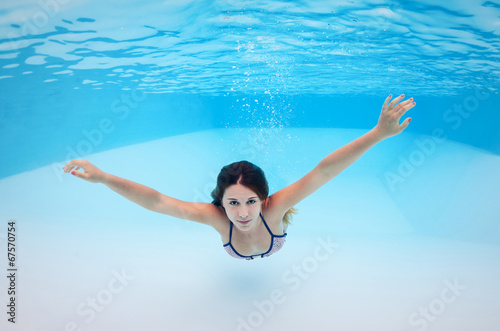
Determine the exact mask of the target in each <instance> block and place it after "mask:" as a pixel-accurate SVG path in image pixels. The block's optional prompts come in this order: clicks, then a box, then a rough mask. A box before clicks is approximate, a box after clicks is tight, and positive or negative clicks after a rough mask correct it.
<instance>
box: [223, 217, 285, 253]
mask: <svg viewBox="0 0 500 331" xmlns="http://www.w3.org/2000/svg"><path fill="white" fill-rule="evenodd" d="M259 215H260V217H261V218H262V221H263V222H264V225H265V226H266V229H267V231H268V232H269V234H270V235H271V246H270V247H269V249H268V250H267V252H265V253H262V254H255V255H249V256H248V255H241V254H240V253H238V251H237V250H236V249H234V246H233V245H232V244H231V237H232V235H233V222H231V226H230V228H229V242H228V243H227V244H225V245H223V246H222V247H226V246H231V249H232V250H233V252H235V253H236V255H238V256H240V257H242V258H251V259H252V260H253V257H254V256H259V255H260V257H264V255H266V254H267V253H269V252H270V251H271V249H273V246H274V238H275V237H277V238H281V237H286V232H285V233H283V234H282V235H276V234H274V233H272V231H271V229H269V226H267V223H266V220H265V219H264V216H262V213H259Z"/></svg>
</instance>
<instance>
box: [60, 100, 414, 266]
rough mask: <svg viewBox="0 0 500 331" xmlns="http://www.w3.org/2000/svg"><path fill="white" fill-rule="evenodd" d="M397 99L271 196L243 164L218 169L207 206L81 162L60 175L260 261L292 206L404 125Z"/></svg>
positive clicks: (405, 105) (257, 173) (406, 104)
mask: <svg viewBox="0 0 500 331" xmlns="http://www.w3.org/2000/svg"><path fill="white" fill-rule="evenodd" d="M403 98H404V95H400V96H398V97H397V98H395V99H394V100H392V101H391V99H392V95H389V96H388V97H387V98H386V99H385V102H384V104H383V106H382V111H381V114H380V117H379V120H378V123H377V125H376V126H375V127H374V128H373V129H371V130H370V131H369V132H367V133H365V134H364V135H363V136H361V137H359V138H357V139H356V140H354V141H352V142H350V143H348V144H347V145H345V146H343V147H341V148H339V149H337V150H336V151H334V152H332V153H331V154H330V155H328V156H327V157H325V158H324V159H323V160H321V162H319V163H318V165H317V166H316V167H315V168H314V169H312V170H311V171H310V172H309V173H307V174H306V175H305V176H304V177H302V178H301V179H299V180H298V181H296V182H295V183H293V184H291V185H289V186H287V187H285V188H283V189H281V190H279V191H278V192H276V193H274V194H272V195H271V196H268V193H269V188H268V184H267V181H266V178H265V175H264V172H263V171H262V169H260V168H259V167H258V166H256V165H254V164H252V163H250V162H247V161H241V162H235V163H232V164H229V165H227V166H225V167H223V168H222V170H221V172H220V173H219V175H218V177H217V187H216V188H215V189H214V191H213V192H212V198H213V201H212V203H194V202H186V201H181V200H177V199H175V198H172V197H169V196H166V195H164V194H161V193H160V192H158V191H156V190H154V189H152V188H149V187H147V186H144V185H141V184H138V183H135V182H132V181H130V180H127V179H124V178H120V177H117V176H114V175H111V174H108V173H105V172H103V171H101V170H100V169H98V168H97V167H96V166H94V165H93V164H91V163H90V162H88V161H85V160H72V161H70V162H69V163H68V164H66V165H65V166H64V168H63V170H64V172H66V173H69V172H71V174H73V175H75V176H76V177H79V178H82V179H84V180H86V181H89V182H91V183H102V184H104V185H106V186H108V187H109V188H110V189H112V190H113V191H115V192H117V193H118V194H120V195H122V196H123V197H125V198H127V199H129V200H130V201H132V202H135V203H136V204H138V205H140V206H142V207H144V208H146V209H149V210H151V211H155V212H158V213H163V214H167V215H170V216H173V217H176V218H181V219H185V220H190V221H194V222H198V223H203V224H206V225H209V226H211V227H213V228H214V229H215V230H216V231H217V232H218V233H219V234H220V235H221V239H222V242H223V244H224V245H223V247H224V249H225V250H226V251H227V252H228V253H229V255H231V256H233V257H235V258H240V259H247V260H251V259H253V258H254V257H259V256H260V257H266V256H269V255H271V254H273V253H275V252H276V251H278V250H279V249H280V248H281V247H282V246H283V244H284V242H285V238H286V235H287V233H286V230H287V227H288V224H289V223H290V222H289V219H290V216H291V214H292V213H293V212H294V209H293V206H295V205H296V204H297V203H299V202H300V201H301V200H303V199H304V198H306V197H307V196H309V195H310V194H312V193H313V192H315V191H316V190H317V189H319V188H320V187H321V186H323V185H324V184H326V183H327V182H329V181H330V180H332V179H333V178H334V177H335V176H337V175H338V174H340V173H341V172H342V171H343V170H344V169H346V168H347V167H348V166H350V165H351V164H353V163H354V162H355V161H356V160H357V159H359V158H360V157H361V155H363V154H364V153H365V152H366V151H368V150H369V149H370V148H371V147H373V146H374V145H375V144H377V143H378V142H380V141H382V140H384V139H386V138H389V137H392V136H395V135H397V134H399V133H401V132H402V131H403V130H404V129H405V128H406V127H407V126H408V124H409V123H410V121H411V118H407V119H406V120H404V121H403V123H401V124H399V121H400V119H401V116H403V115H404V114H405V113H406V112H407V111H408V110H410V109H411V108H413V107H414V106H415V102H413V98H410V99H408V100H405V101H402V100H403ZM401 101H402V102H401ZM79 169H83V171H84V172H82V171H78V170H79Z"/></svg>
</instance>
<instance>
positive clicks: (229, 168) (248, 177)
mask: <svg viewBox="0 0 500 331" xmlns="http://www.w3.org/2000/svg"><path fill="white" fill-rule="evenodd" d="M237 183H239V184H241V185H243V186H246V187H248V188H249V189H251V190H252V191H254V192H255V194H257V196H258V197H259V199H260V200H262V201H264V200H265V199H266V198H267V197H268V195H269V185H268V184H267V179H266V175H265V174H264V171H262V169H261V168H260V167H258V166H256V165H255V164H253V163H251V162H248V161H239V162H233V163H231V164H229V165H226V166H224V167H223V168H222V169H221V171H220V173H219V175H218V176H217V187H215V189H214V190H213V191H212V194H211V195H212V198H213V201H212V204H214V205H216V206H221V207H222V197H223V195H224V192H225V191H226V189H227V188H228V187H229V186H231V185H235V184H237ZM292 213H293V214H295V213H296V210H295V209H294V208H291V209H290V210H288V211H287V212H286V214H285V216H284V217H283V221H284V222H285V223H286V224H290V220H291V216H290V214H292Z"/></svg>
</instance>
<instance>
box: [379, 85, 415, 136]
mask: <svg viewBox="0 0 500 331" xmlns="http://www.w3.org/2000/svg"><path fill="white" fill-rule="evenodd" d="M404 97H405V96H404V94H402V95H400V96H399V97H397V98H395V99H394V100H392V101H391V102H389V101H390V100H391V98H392V95H389V96H388V97H387V99H385V102H384V105H383V106H382V112H381V113H380V118H379V119H378V124H377V125H376V126H375V128H374V130H375V131H376V132H377V134H378V135H379V137H380V138H381V139H385V138H389V137H392V136H395V135H397V134H400V133H401V132H403V130H404V129H406V127H407V126H408V124H410V121H411V118H407V119H406V120H405V121H404V122H403V123H401V125H400V124H399V120H400V119H401V116H403V115H404V114H405V113H406V112H407V111H408V110H410V109H412V108H413V107H415V102H413V98H410V99H408V100H405V101H403V102H400V101H401V100H403V98H404Z"/></svg>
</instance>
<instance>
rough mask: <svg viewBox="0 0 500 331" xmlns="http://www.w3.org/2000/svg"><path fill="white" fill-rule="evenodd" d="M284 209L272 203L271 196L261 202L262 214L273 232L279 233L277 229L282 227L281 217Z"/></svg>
mask: <svg viewBox="0 0 500 331" xmlns="http://www.w3.org/2000/svg"><path fill="white" fill-rule="evenodd" d="M285 213H286V211H282V210H280V209H278V208H276V207H275V206H273V204H272V200H271V197H268V198H267V199H266V200H265V201H263V203H262V216H263V217H264V219H265V220H266V223H267V224H268V225H269V227H270V228H271V230H273V233H279V232H278V230H279V229H282V226H283V225H282V223H283V217H284V216H285Z"/></svg>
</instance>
